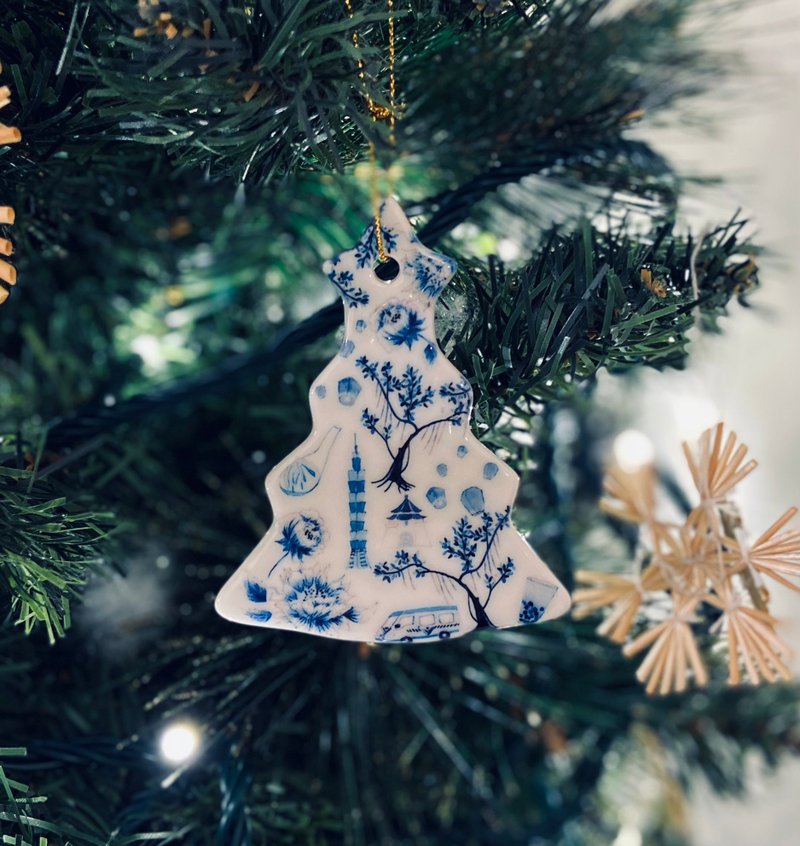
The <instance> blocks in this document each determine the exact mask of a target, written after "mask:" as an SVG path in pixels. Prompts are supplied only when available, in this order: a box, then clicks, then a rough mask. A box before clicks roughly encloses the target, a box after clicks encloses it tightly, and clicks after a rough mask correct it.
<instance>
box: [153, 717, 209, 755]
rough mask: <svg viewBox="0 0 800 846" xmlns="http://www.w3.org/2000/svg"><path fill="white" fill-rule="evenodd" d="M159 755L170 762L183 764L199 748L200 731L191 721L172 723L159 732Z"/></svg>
mask: <svg viewBox="0 0 800 846" xmlns="http://www.w3.org/2000/svg"><path fill="white" fill-rule="evenodd" d="M159 747H160V749H161V757H162V758H164V760H165V761H169V763H170V764H183V763H185V762H186V761H188V760H190V759H191V758H193V757H194V756H195V755H196V754H197V751H198V749H199V748H200V731H199V730H198V728H197V726H195V725H193V724H192V723H173V724H172V725H171V726H167V727H166V728H165V729H164V731H163V732H162V733H161V739H160V740H159Z"/></svg>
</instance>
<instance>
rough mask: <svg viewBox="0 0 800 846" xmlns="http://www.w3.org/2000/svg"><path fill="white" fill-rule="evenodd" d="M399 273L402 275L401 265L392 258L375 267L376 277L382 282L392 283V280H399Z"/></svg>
mask: <svg viewBox="0 0 800 846" xmlns="http://www.w3.org/2000/svg"><path fill="white" fill-rule="evenodd" d="M398 273H400V265H399V264H398V263H397V262H396V261H395V259H393V258H391V257H389V258H388V259H386V261H379V262H378V263H377V264H376V265H375V275H376V276H377V277H378V279H380V280H381V281H382V282H391V281H392V279H396V278H397V274H398Z"/></svg>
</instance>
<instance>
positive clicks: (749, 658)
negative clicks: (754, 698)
mask: <svg viewBox="0 0 800 846" xmlns="http://www.w3.org/2000/svg"><path fill="white" fill-rule="evenodd" d="M706 601H707V602H709V603H710V604H711V605H714V606H716V607H717V608H720V609H721V610H722V617H721V618H720V620H719V621H718V622H717V623H715V624H714V625H715V627H716V628H718V629H720V630H722V631H723V632H725V634H726V635H727V639H728V679H729V681H730V683H731V684H741V681H742V674H741V665H743V666H744V669H745V673H746V675H747V680H748V681H749V682H750V683H751V684H758V683H759V682H760V681H762V679H763V680H764V681H768V682H774V681H777V679H778V677H780V678H782V679H783V680H784V681H789V679H791V677H792V674H791V672H790V671H789V668H788V667H787V666H786V664H784V662H783V658H785V657H788V655H789V654H790V650H789V648H788V647H787V646H786V644H785V643H784V642H783V641H782V640H781V639H780V638H779V637H778V636H777V634H776V633H775V626H776V624H777V622H778V621H777V620H776V619H775V618H774V617H773V616H771V615H770V614H768V613H767V612H766V611H760V610H758V609H757V608H748V607H747V606H746V605H745V604H744V603H743V599H742V597H741V596H740V595H738V594H737V593H736V592H735V591H734V590H733V589H732V587H731V586H730V585H725V586H724V587H723V588H722V589H721V593H720V594H719V595H712V596H709V597H707V600H706Z"/></svg>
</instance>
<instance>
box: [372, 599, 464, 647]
mask: <svg viewBox="0 0 800 846" xmlns="http://www.w3.org/2000/svg"><path fill="white" fill-rule="evenodd" d="M458 629H459V613H458V606H457V605H429V606H426V607H424V608H408V609H406V610H404V611H392V613H391V614H389V616H388V617H387V618H386V621H385V622H384V623H383V625H382V626H381V627H380V630H379V631H378V633H377V634H376V635H375V640H376V641H377V642H378V643H411V642H412V641H414V640H431V639H433V638H438V639H440V640H447V639H448V638H450V637H453V636H454V635H457V634H458Z"/></svg>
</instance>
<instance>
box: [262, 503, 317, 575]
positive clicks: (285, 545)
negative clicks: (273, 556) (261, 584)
mask: <svg viewBox="0 0 800 846" xmlns="http://www.w3.org/2000/svg"><path fill="white" fill-rule="evenodd" d="M323 536H324V533H323V531H322V522H321V521H320V520H318V519H316V518H315V517H311V516H309V515H308V514H301V515H300V516H299V517H295V518H293V519H291V520H289V522H288V523H285V524H284V526H283V529H281V536H280V537H279V538H278V539H277V540H276V541H275V543H277V544H278V546H279V547H280V548H281V549H282V550H283V555H281V557H280V558H279V559H278V560H277V561H276V562H275V563H274V564H273V565H272V567H270V570H269V574H270V575H272V572H273V570H274V569H275V568H276V567H277V566H278V564H280V563H281V562H282V561H283V560H285V559H286V558H292V559H294V560H295V561H302V560H303V559H304V558H308V556H310V555H313V554H314V552H315V551H316V550H317V548H318V547H319V546H320V544H321V543H322V539H323Z"/></svg>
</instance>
